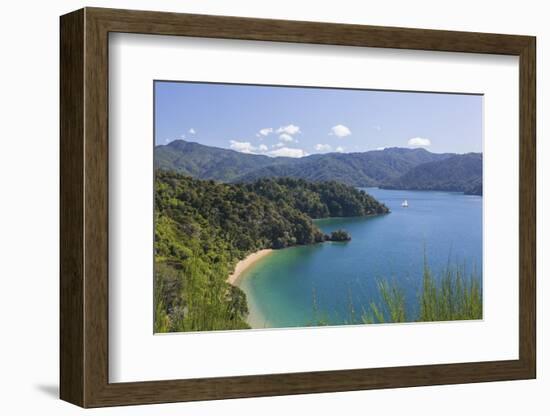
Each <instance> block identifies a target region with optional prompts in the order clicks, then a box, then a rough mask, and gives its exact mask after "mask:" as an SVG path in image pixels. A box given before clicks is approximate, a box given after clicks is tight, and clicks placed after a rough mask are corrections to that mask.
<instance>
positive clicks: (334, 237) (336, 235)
mask: <svg viewBox="0 0 550 416" xmlns="http://www.w3.org/2000/svg"><path fill="white" fill-rule="evenodd" d="M325 241H339V242H343V241H351V235H349V233H348V232H347V231H346V230H336V231H333V232H331V233H330V235H329V234H325Z"/></svg>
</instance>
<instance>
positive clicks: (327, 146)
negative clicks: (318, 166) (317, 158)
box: [315, 143, 332, 152]
mask: <svg viewBox="0 0 550 416" xmlns="http://www.w3.org/2000/svg"><path fill="white" fill-rule="evenodd" d="M330 149H332V147H331V146H330V144H321V143H318V144H316V145H315V150H317V151H318V152H329V151H330Z"/></svg>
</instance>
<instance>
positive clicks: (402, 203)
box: [401, 199, 409, 208]
mask: <svg viewBox="0 0 550 416" xmlns="http://www.w3.org/2000/svg"><path fill="white" fill-rule="evenodd" d="M401 206H402V207H403V208H408V207H409V202H408V201H407V200H406V199H405V200H404V201H403V202H401Z"/></svg>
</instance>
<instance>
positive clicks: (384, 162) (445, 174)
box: [155, 140, 482, 195]
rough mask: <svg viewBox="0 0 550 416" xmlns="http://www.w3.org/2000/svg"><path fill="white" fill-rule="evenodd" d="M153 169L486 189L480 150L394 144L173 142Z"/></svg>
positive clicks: (235, 178)
mask: <svg viewBox="0 0 550 416" xmlns="http://www.w3.org/2000/svg"><path fill="white" fill-rule="evenodd" d="M155 167H156V168H160V169H165V170H173V171H176V172H179V173H182V174H185V175H189V176H192V177H195V178H199V179H212V180H216V181H220V182H252V181H255V180H257V179H260V178H266V177H270V178H271V177H291V178H301V179H306V180H309V181H330V180H334V181H338V182H342V183H345V184H347V185H352V186H357V187H368V186H379V187H382V188H388V189H411V190H443V191H458V192H465V193H469V194H475V195H481V193H482V188H481V183H482V181H481V178H482V155H481V154H480V153H467V154H454V153H431V152H429V151H427V150H425V149H407V148H398V147H393V148H387V149H384V150H373V151H368V152H362V153H326V154H315V155H311V156H306V157H302V158H290V157H269V156H263V155H254V154H246V153H240V152H236V151H234V150H229V149H221V148H218V147H211V146H205V145H202V144H199V143H193V142H187V141H184V140H175V141H173V142H171V143H169V144H167V145H161V146H157V147H156V148H155Z"/></svg>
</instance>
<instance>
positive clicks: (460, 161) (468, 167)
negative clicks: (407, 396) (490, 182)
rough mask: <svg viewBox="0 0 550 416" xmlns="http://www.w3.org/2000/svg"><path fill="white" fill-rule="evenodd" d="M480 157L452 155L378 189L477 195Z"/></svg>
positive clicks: (475, 154) (468, 154)
mask: <svg viewBox="0 0 550 416" xmlns="http://www.w3.org/2000/svg"><path fill="white" fill-rule="evenodd" d="M482 165H483V160H482V156H481V154H479V153H467V154H464V155H455V156H452V157H449V158H447V159H444V160H439V161H435V162H429V163H424V164H422V165H419V166H417V167H415V168H413V169H411V170H410V171H409V172H407V173H405V174H404V175H403V176H401V177H400V178H397V179H394V180H392V181H389V182H387V183H385V184H383V185H382V187H383V188H388V189H411V190H436V191H455V192H464V193H468V194H474V195H481V193H482V192H481V189H482V188H481V175H482V168H483V166H482Z"/></svg>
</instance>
